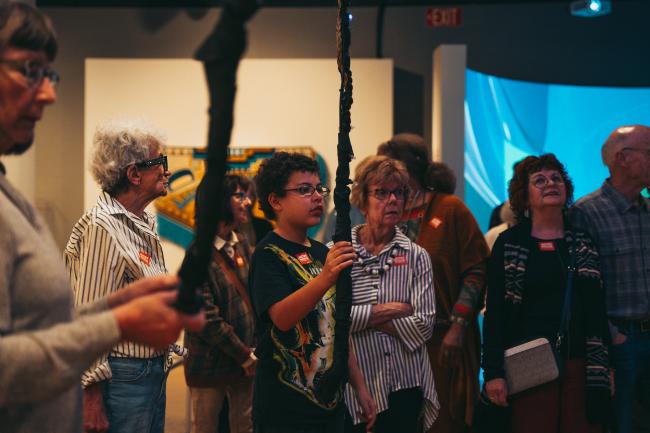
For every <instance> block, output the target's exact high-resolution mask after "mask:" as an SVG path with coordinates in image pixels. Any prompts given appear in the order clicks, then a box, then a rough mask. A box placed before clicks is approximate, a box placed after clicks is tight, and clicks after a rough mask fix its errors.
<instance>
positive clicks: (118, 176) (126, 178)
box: [64, 121, 180, 433]
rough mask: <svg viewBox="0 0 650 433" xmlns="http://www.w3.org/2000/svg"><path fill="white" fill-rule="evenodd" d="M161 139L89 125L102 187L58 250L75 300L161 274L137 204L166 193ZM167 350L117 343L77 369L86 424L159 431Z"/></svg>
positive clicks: (139, 126) (150, 231) (153, 238)
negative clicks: (92, 128)
mask: <svg viewBox="0 0 650 433" xmlns="http://www.w3.org/2000/svg"><path fill="white" fill-rule="evenodd" d="M163 144H164V140H163V138H162V136H161V135H160V133H159V132H157V131H156V130H154V129H153V128H152V127H151V126H149V125H147V124H145V123H143V122H138V121H117V122H111V123H107V124H105V125H103V126H100V127H99V128H98V129H97V131H96V132H95V136H94V146H95V148H94V153H93V155H92V159H91V172H92V175H93V177H94V178H95V180H96V181H97V183H98V184H99V186H100V187H101V189H102V192H101V194H100V196H99V198H98V200H97V204H96V205H95V206H94V207H92V208H91V209H90V210H89V211H87V212H86V213H85V214H84V215H83V216H82V217H81V219H80V220H79V221H78V222H77V224H76V225H75V226H74V228H73V229H72V234H71V235H70V239H69V241H68V245H67V247H66V249H65V253H64V258H65V264H66V267H67V269H68V272H69V274H70V279H71V282H72V286H73V289H74V293H75V295H74V299H75V304H76V305H82V304H86V303H88V302H93V301H95V300H97V299H100V298H103V297H104V296H107V295H109V294H111V293H113V292H115V291H117V290H119V289H120V288H121V287H123V286H125V285H126V284H128V283H129V282H131V281H134V280H136V279H138V278H142V277H146V276H154V275H161V274H166V273H167V268H166V267H165V260H164V257H163V250H162V246H161V244H160V238H159V237H158V233H157V232H156V220H155V218H154V216H153V215H151V214H149V213H148V212H146V211H145V208H146V207H147V206H148V205H149V204H150V203H151V202H152V201H153V200H155V199H156V198H157V197H161V196H164V195H165V194H167V186H168V180H169V175H170V172H169V171H168V167H167V157H166V156H165V155H164V154H163ZM176 351H177V352H180V350H179V348H178V347H176ZM168 352H169V349H167V350H164V349H162V350H161V349H159V348H153V347H150V346H147V345H144V344H135V343H131V342H123V343H119V344H118V345H116V346H115V347H113V348H112V350H111V351H110V352H108V353H106V354H105V355H104V356H101V357H100V358H99V359H97V360H96V362H95V363H94V365H92V366H91V367H90V368H89V369H88V370H87V371H86V372H85V373H84V374H83V376H82V385H83V387H84V403H85V404H84V424H85V426H86V428H87V429H90V430H97V431H104V430H105V429H106V427H109V428H110V431H111V432H115V433H118V432H120V433H121V432H151V433H154V432H156V433H163V429H164V421H165V381H166V377H167V368H168V365H167V355H168V354H169V353H168Z"/></svg>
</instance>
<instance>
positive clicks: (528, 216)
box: [524, 208, 530, 218]
mask: <svg viewBox="0 0 650 433" xmlns="http://www.w3.org/2000/svg"><path fill="white" fill-rule="evenodd" d="M524 218H530V209H528V208H526V209H524Z"/></svg>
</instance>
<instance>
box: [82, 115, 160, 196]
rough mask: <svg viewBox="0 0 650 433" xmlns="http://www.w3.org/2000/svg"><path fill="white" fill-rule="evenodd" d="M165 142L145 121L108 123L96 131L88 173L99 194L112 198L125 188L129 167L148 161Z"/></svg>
mask: <svg viewBox="0 0 650 433" xmlns="http://www.w3.org/2000/svg"><path fill="white" fill-rule="evenodd" d="M164 142H165V138H164V135H163V134H162V132H161V131H159V130H158V129H156V128H154V127H153V126H152V125H151V124H149V123H148V122H146V121H144V120H141V119H128V120H111V121H108V122H106V123H104V124H102V125H99V126H98V127H97V129H96V130H95V135H94V137H93V145H94V150H93V155H92V158H91V160H90V172H91V173H92V175H93V177H94V178H95V181H96V182H97V183H98V184H99V186H100V187H101V189H102V190H104V191H106V192H108V193H110V194H115V193H116V192H119V191H120V190H122V189H123V188H125V187H126V186H127V185H126V184H125V183H124V181H125V179H126V169H127V168H128V167H129V165H131V164H135V163H137V162H142V161H146V160H148V159H149V158H150V156H149V155H150V153H151V149H152V148H153V147H154V146H164Z"/></svg>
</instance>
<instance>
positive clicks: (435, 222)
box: [429, 217, 442, 229]
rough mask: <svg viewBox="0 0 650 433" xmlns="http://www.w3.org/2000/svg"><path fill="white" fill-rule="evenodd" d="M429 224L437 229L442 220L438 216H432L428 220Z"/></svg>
mask: <svg viewBox="0 0 650 433" xmlns="http://www.w3.org/2000/svg"><path fill="white" fill-rule="evenodd" d="M429 225H430V226H431V227H433V228H434V229H437V228H438V227H440V226H441V225H442V220H441V219H440V218H438V217H433V218H432V219H431V221H429Z"/></svg>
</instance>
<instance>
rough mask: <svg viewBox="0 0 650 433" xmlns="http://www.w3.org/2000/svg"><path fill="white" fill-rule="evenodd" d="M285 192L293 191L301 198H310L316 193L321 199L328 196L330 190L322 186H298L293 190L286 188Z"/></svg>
mask: <svg viewBox="0 0 650 433" xmlns="http://www.w3.org/2000/svg"><path fill="white" fill-rule="evenodd" d="M285 191H295V192H297V193H298V195H299V196H301V197H311V196H312V195H314V193H315V192H318V193H319V194H320V195H321V196H322V197H327V196H328V195H330V189H329V188H328V187H326V186H323V185H316V186H313V185H298V186H297V187H295V188H287V189H285Z"/></svg>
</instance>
